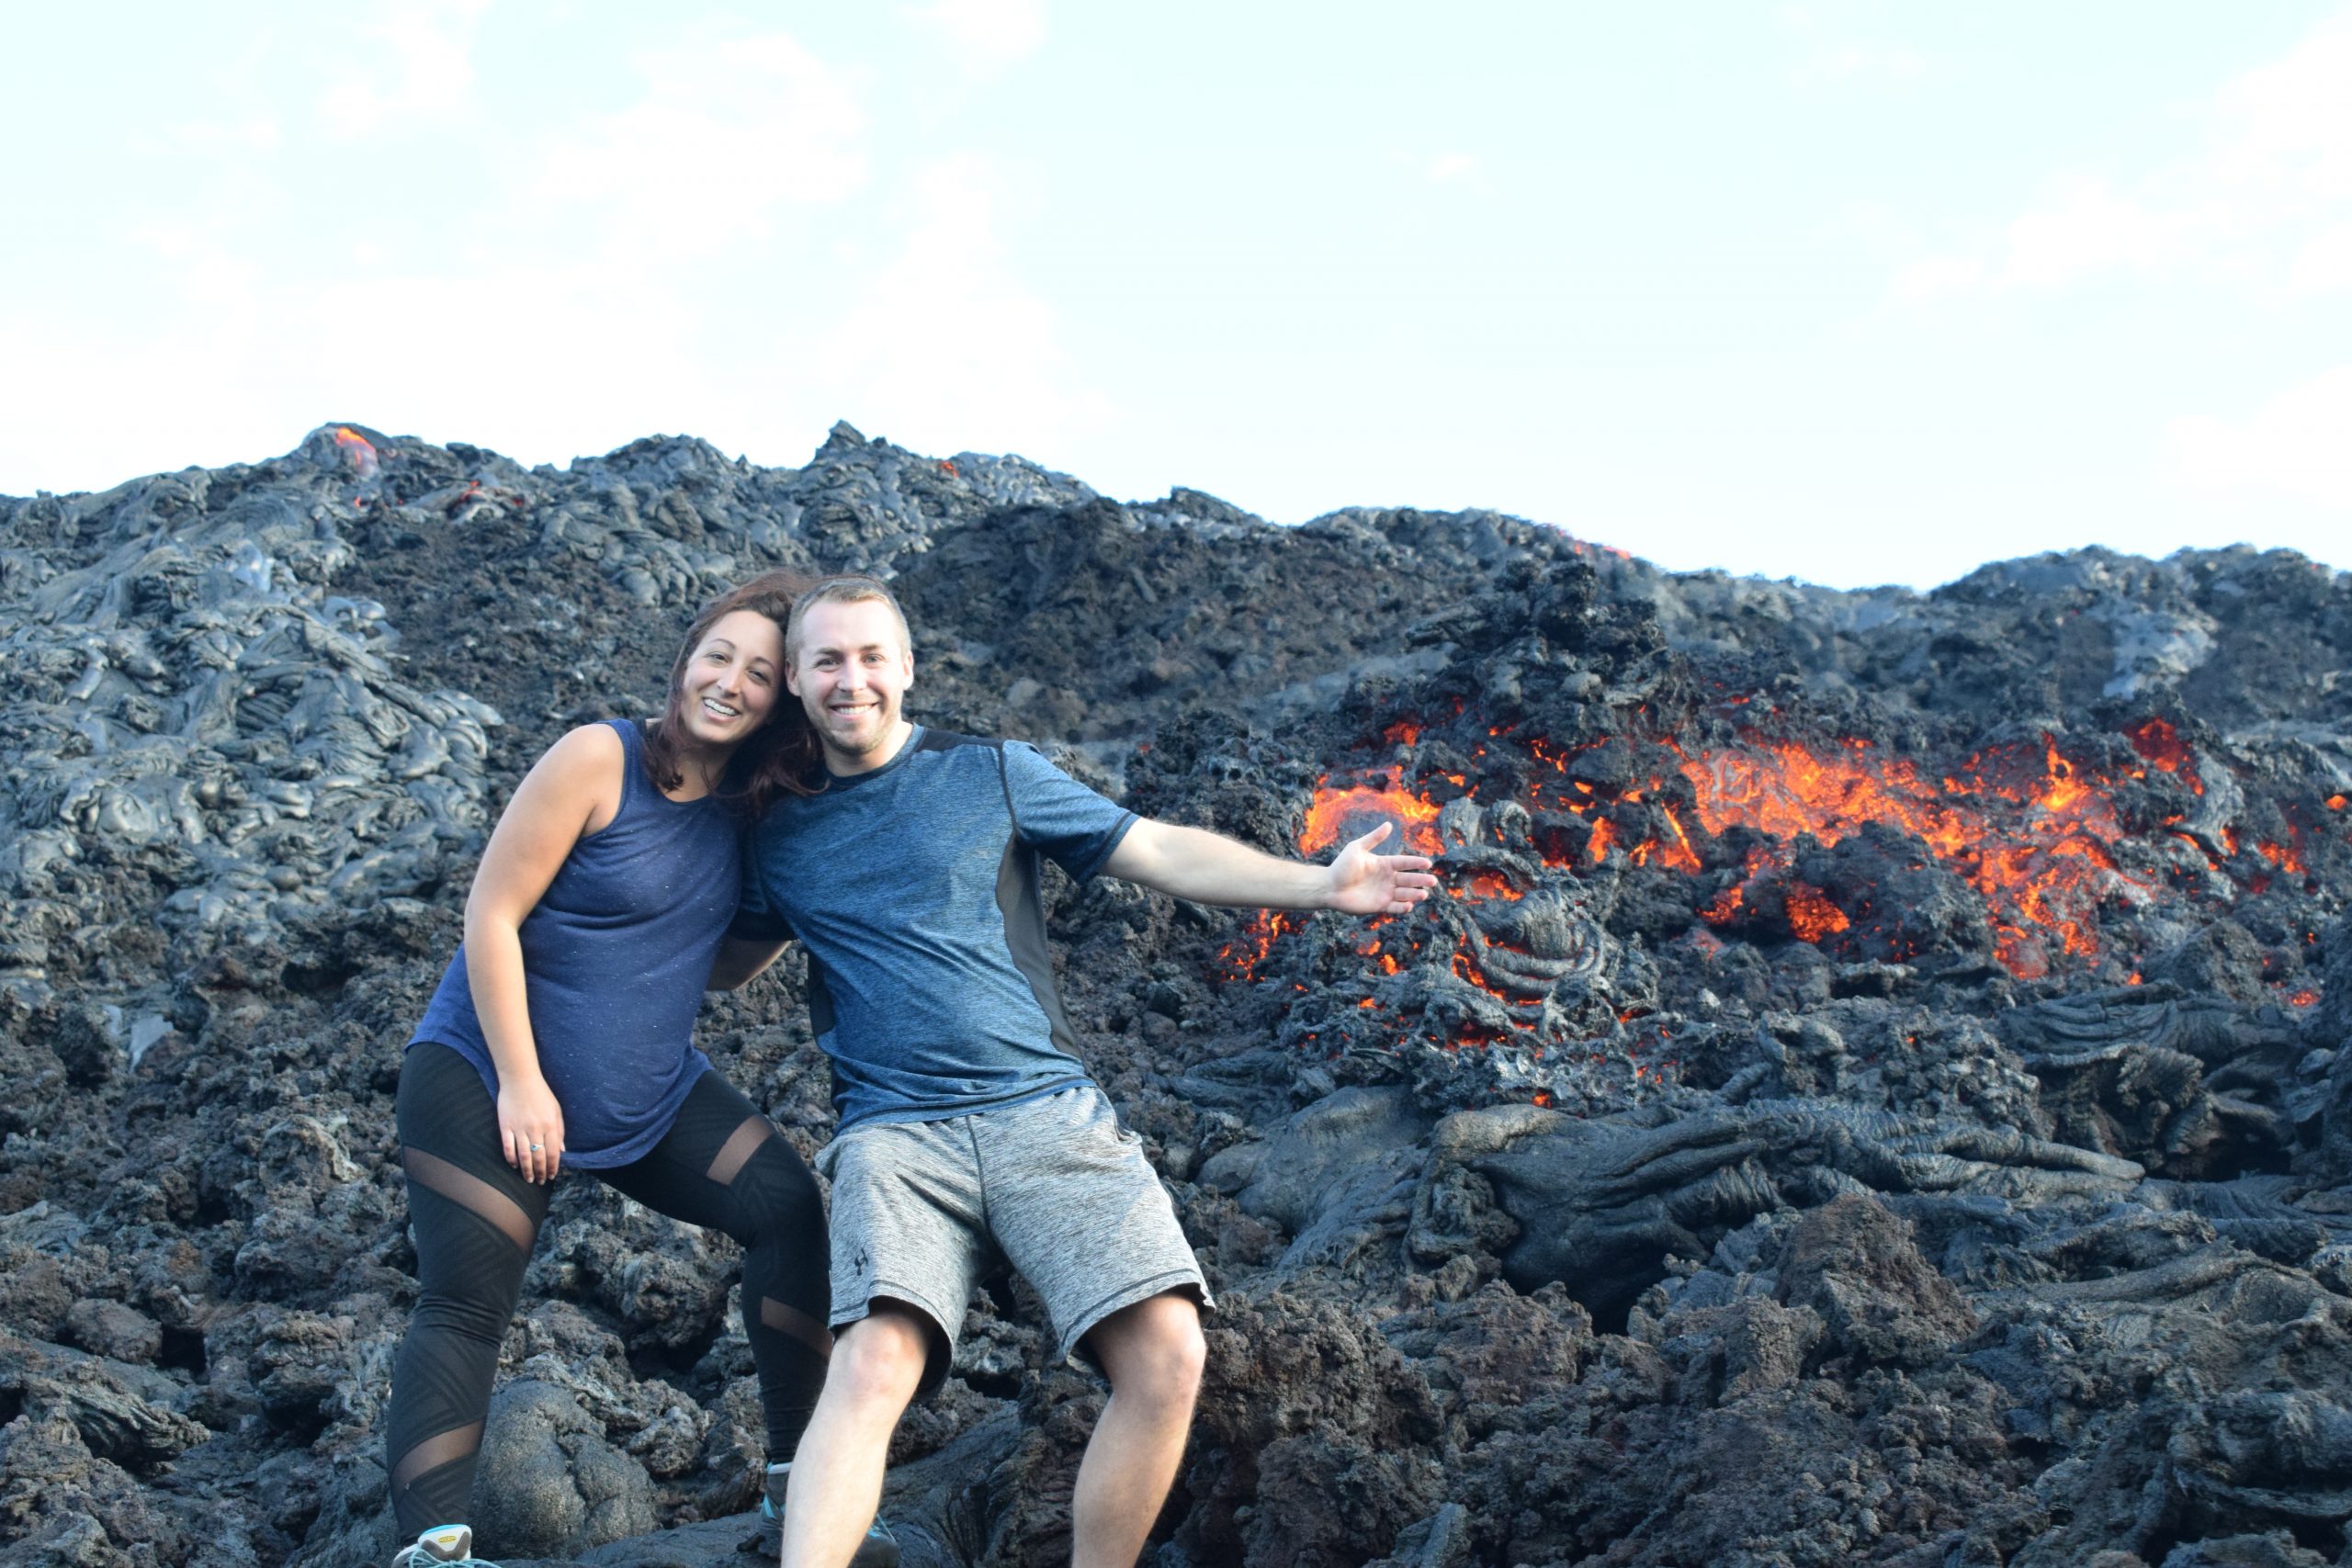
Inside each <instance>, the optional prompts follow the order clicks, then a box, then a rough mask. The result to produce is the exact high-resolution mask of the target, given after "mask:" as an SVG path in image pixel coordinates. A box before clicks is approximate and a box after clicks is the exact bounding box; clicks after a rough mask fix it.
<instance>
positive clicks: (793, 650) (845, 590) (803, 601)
mask: <svg viewBox="0 0 2352 1568" xmlns="http://www.w3.org/2000/svg"><path fill="white" fill-rule="evenodd" d="M869 603H880V604H888V605H889V606H890V615H891V616H892V618H893V619H895V620H896V621H897V622H898V623H899V643H900V644H901V645H902V646H904V647H905V648H906V649H907V650H908V651H909V652H910V653H911V652H913V651H914V646H915V638H914V634H913V633H912V632H910V631H909V630H908V629H907V613H906V612H905V611H904V610H902V609H900V608H899V597H898V595H897V594H895V593H893V592H890V590H889V588H888V585H886V584H885V583H884V582H883V581H882V580H881V579H880V578H878V577H867V576H865V575H864V574H863V573H861V572H854V571H845V572H842V573H840V574H839V575H837V576H833V577H824V578H820V579H818V581H817V586H815V587H814V588H811V589H810V590H809V592H806V593H803V594H802V595H801V596H800V597H799V598H797V599H795V600H794V601H793V602H792V619H791V621H790V623H789V624H787V625H786V626H785V628H784V661H785V662H786V664H797V663H798V662H799V661H800V623H801V622H802V621H803V620H805V619H807V618H808V615H809V611H811V610H813V609H815V608H816V607H817V606H818V605H820V604H869Z"/></svg>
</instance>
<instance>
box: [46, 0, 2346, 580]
mask: <svg viewBox="0 0 2352 1568" xmlns="http://www.w3.org/2000/svg"><path fill="white" fill-rule="evenodd" d="M5 17H6V19H5V21H0V40H5V49H0V58H5V59H6V62H7V64H6V67H5V74H0V137H5V139H6V146H7V147H8V148H9V149H10V152H9V155H8V157H7V158H6V160H5V162H0V223H5V225H6V229H5V232H4V233H0V240H5V243H0V493H12V494H23V493H28V492H29V491H33V490H35V489H48V490H61V491H62V490H73V489H89V488H100V487H104V486H107V485H110V484H113V483H115V482H118V481H119V480H121V479H126V478H129V477H130V476H132V475H134V474H138V473H141V472H146V471H150V470H153V469H158V468H176V467H179V466H181V465H183V464H187V463H203V464H208V465H211V464H220V463H226V462H232V461H239V460H246V459H252V458H256V457H265V456H268V455H271V454H275V453H277V452H280V451H283V450H285V449H287V448H288V447H289V446H292V445H293V444H294V443H295V442H296V441H297V440H298V439H300V436H301V434H303V432H304V431H306V430H308V429H309V428H311V426H313V425H315V424H317V423H321V422H322V421H325V420H328V419H345V420H358V421H364V422H366V423H370V424H373V425H376V426H378V427H379V428H382V429H385V430H389V431H392V432H396V433H402V434H417V435H422V436H424V437H426V438H428V439H431V440H435V441H469V442H473V443H475V444H477V445H480V446H492V447H495V448H497V449H498V450H500V451H503V452H505V453H508V454H510V455H511V456H514V457H519V458H522V459H524V460H526V461H529V462H549V461H551V462H556V463H559V464H560V463H562V462H565V461H568V460H569V459H570V458H571V457H573V456H575V455H577V454H581V453H594V452H601V451H604V450H606V449H608V448H610V447H612V446H616V445H618V444H620V443H622V442H624V441H627V440H629V439H632V438H634V437H636V436H639V435H643V434H652V433H657V432H677V433H686V434H696V435H701V436H705V437H707V438H708V439H709V440H711V441H712V442H714V443H715V444H717V445H718V446H721V447H722V448H724V449H726V450H727V451H728V452H729V453H736V452H741V453H743V454H745V455H747V456H749V457H752V459H753V460H755V461H758V462H763V463H773V464H797V463H799V462H801V461H804V460H805V459H806V457H807V456H808V454H809V451H810V450H811V449H812V448H813V447H814V446H816V445H817V444H818V443H819V442H820V440H822V438H823V436H824V433H825V430H826V428H827V427H828V426H829V425H830V424H831V423H832V421H834V420H835V419H848V420H850V421H851V422H853V423H855V424H857V425H858V426H859V427H860V428H862V429H864V430H865V432H866V433H867V434H875V435H887V436H888V437H890V438H891V439H893V440H895V441H899V442H901V443H903V444H905V445H907V446H912V447H915V448H917V449H918V450H922V451H929V452H937V453H942V454H945V453H950V452H954V451H957V450H963V449H971V450H979V451H1017V452H1021V453H1023V454H1025V455H1026V456H1028V457H1033V458H1035V459H1036V460H1037V461H1039V462H1042V463H1045V464H1046V465H1048V466H1050V467H1053V468H1062V469H1066V470H1068V471H1069V472H1071V473H1074V474H1076V475H1078V476H1079V477H1080V478H1081V479H1085V480H1087V481H1088V482H1089V483H1091V484H1092V485H1094V486H1095V487H1096V488H1097V489H1100V490H1103V491H1107V492H1109V493H1111V494H1114V495H1117V496H1121V497H1126V498H1150V497H1156V496H1159V495H1160V494H1163V493H1165V492H1166V491H1167V490H1168V488H1169V487H1170V485H1174V484H1185V485H1192V486H1194V487H1196V488H1199V489H1203V490H1207V491H1214V492H1216V493H1217V494H1219V495H1222V496H1224V497H1225V498H1226V499H1227V500H1229V501H1232V502H1236V503H1238V504H1239V505H1242V506H1246V507H1249V508H1250V509H1251V510H1253V511H1256V512H1259V513H1262V514H1263V515H1266V516H1268V517H1271V518H1274V519H1276V520H1278V521H1284V522H1295V521H1301V520H1304V519H1305V518H1307V517H1309V516H1312V515H1314V514H1316V513H1319V512H1323V511H1328V510H1329V509H1331V508H1333V507H1337V506H1342V505H1349V504H1375V505H1401V504H1410V505H1419V506H1428V507H1436V508H1453V507H1461V506H1470V505H1486V506H1495V507H1499V508H1502V509H1504V510H1506V511H1510V512H1515V513H1520V514H1521V515H1524V516H1528V517H1532V518H1535V519H1537V520H1539V521H1544V522H1548V523H1555V524H1557V525H1561V526H1563V527H1566V528H1567V529H1569V530H1570V531H1572V532H1574V533H1576V534H1577V535H1578V536H1583V537H1588V538H1592V539H1597V540H1600V541H1602V542H1605V543H1609V544H1614V545H1619V546H1622V547H1626V548H1628V549H1631V550H1633V551H1634V552H1635V553H1636V554H1640V555H1644V556H1646V557H1649V558H1652V559H1655V560H1657V561H1659V562H1660V563H1661V564H1664V565H1667V566H1669V567H1675V568H1693V567H1703V566H1721V567H1725V568H1728V569H1730V570H1735V571H1742V572H1762V573H1766V574H1770V575H1776V576H1777V575H1783V574H1793V575H1798V576H1802V577H1806V578H1809V579H1812V580H1814V581H1824V582H1829V583H1834V584H1839V585H1845V586H1853V585H1860V584H1865V583H1872V582H1882V581H1895V582H1907V583H1911V584H1914V585H1917V586H1921V587H1925V586H1930V585H1933V584H1935V583H1937V582H1940V581H1946V580H1949V579H1950V578H1951V577H1954V576H1957V575H1959V574H1960V573H1962V572H1964V571H1966V570H1969V569H1970V568H1971V567H1973V566H1974V565H1976V564H1977V563H1979V562H1981V561H1984V560H1986V559H1990V558H1999V557H2003V556H2009V555H2018V554H2024V553H2029V552H2031V551H2034V550H2039V549H2047V548H2053V547H2072V546H2076V545H2083V544H2090V543H2099V544H2105V545H2109V546H2113V547H2118V548H2121V549H2128V550H2135V551H2140V552H2143V553H2149V554H2158V555H2161V554H2164V553H2166V552H2168V551H2170V550H2172V549H2175V548H2177V547H2180V546H2183V545H2192V544H2193V545H2219V544H2226V543H2229V542H2232V541H2234V540H2245V541H2248V542H2251V543H2255V544H2258V545H2264V546H2270V545H2286V546H2291V547H2295V548H2298V549H2301V550H2303V551H2305V552H2306V553H2308V554H2311V555H2313V556H2315V557H2317V558H2322V559H2325V560H2329V561H2331V562H2334V563H2335V564H2339V565H2352V549H2347V548H2346V546H2345V545H2344V544H2343V543H2342V541H2343V540H2344V539H2345V538H2346V537H2352V5H2346V4H2345V3H2343V0H2335V3H2330V4H2316V3H2313V4H2302V3H2293V0H2279V3H2273V4H2267V5H2263V6H2210V5H2205V4H2183V3H2156V4H2150V3H2146V0H2141V3H2137V4H2130V5H2126V4H2112V3H2082V0H2077V3H2071V4H2067V5H2064V6H2051V5H2048V4H2037V5H2023V4H1990V5H1977V6H1928V5H1925V4H1920V5H1910V6H1895V5H1888V4H1860V3H1851V0H1829V3H1821V4H1806V5H1799V6H1730V5H1712V6H1679V7H1666V6H1623V5H1610V6H1600V5H1586V4H1570V3H1564V0H1555V3H1552V4H1533V3H1527V4H1480V3H1478V0H1463V3H1459V4H1456V5H1454V6H1450V7H1446V8H1444V9H1443V10H1442V11H1441V10H1440V8H1438V7H1434V6H1420V5H1416V6H1405V5H1397V4H1366V3H1363V0H1357V3H1353V4H1346V5H1340V4H1324V3H1300V4H1288V5H1284V4H1270V3H1268V0H1258V3H1256V4H1252V5H1247V6H1244V5H1239V4H1231V3H1227V0H1193V3H1191V4H1188V5H1185V6H1181V7H1175V6H1170V7H1150V8H1147V7H1140V6H1109V5H1089V6H1077V5H1071V4H1067V3H1058V0H939V3H936V4H930V5H922V6H891V5H877V6H844V5H840V4H835V5H830V6H814V5H807V4H797V3H791V4H772V5H764V6H763V5H755V4H744V5H738V6H729V7H707V6H695V5H693V4H691V3H682V4H673V5H672V6H666V7H659V8H657V7H652V6H642V5H623V4H618V3H592V0H569V3H567V0H435V3H422V4H420V3H410V0H379V3H377V4H375V5H372V6H368V7H367V8H365V9H364V10H361V9H357V8H342V7H337V8H334V9H333V10H328V9H325V8H321V7H315V6H291V5H285V4H277V5H269V4H258V3H254V0H243V3H239V0H213V3H209V4H207V5H205V6H161V5H123V4H106V3H104V0H87V3H85V4H84V5H82V6H77V7H66V6H44V7H41V8H40V9H39V10H38V11H35V10H33V9H32V8H30V7H27V6H11V7H9V9H8V11H7V12H6V13H5ZM1441 17H1442V20H1441V19H1440V18H1441Z"/></svg>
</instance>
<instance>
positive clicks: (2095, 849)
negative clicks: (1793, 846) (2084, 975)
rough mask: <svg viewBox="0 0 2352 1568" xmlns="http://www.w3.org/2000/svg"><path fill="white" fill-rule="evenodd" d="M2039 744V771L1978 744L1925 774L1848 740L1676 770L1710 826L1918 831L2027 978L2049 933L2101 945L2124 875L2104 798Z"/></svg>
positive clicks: (1780, 831) (1841, 833)
mask: <svg viewBox="0 0 2352 1568" xmlns="http://www.w3.org/2000/svg"><path fill="white" fill-rule="evenodd" d="M2040 750H2041V757H2040V759H2039V764H2040V765H2039V767H2036V766H2034V764H2033V763H2032V762H2031V761H2028V758H2029V757H2030V753H2024V752H2022V751H2021V750H2008V751H1996V752H1987V753H1980V754H1979V755H1977V756H1974V757H1971V758H1970V759H1969V760H1968V761H1966V762H1964V763H1962V765H1961V767H1960V768H1959V769H1958V770H1957V771H1956V773H1953V774H1951V775H1948V776H1946V777H1944V778H1942V779H1940V780H1938V781H1935V782H1932V783H1931V782H1929V781H1928V779H1926V778H1924V777H1922V776H1921V774H1920V773H1919V770H1918V769H1917V767H1916V766H1915V765H1914V764H1912V763H1911V762H1909V761H1905V760H1903V759H1901V758H1880V757H1878V756H1876V755H1874V754H1873V753H1872V751H1871V746H1870V743H1869V742H1868V741H1866V740H1856V739H1848V740H1846V741H1845V742H1844V743H1843V744H1842V745H1841V746H1840V747H1839V748H1838V750H1834V751H1826V752H1825V751H1815V750H1811V749H1808V748H1806V747H1804V746H1801V745H1799V744H1797V743H1796V742H1794V741H1778V742H1768V743H1762V744H1759V745H1758V746H1756V747H1754V748H1752V749H1750V748H1739V749H1734V750H1724V751H1718V752H1715V753H1713V754H1712V755H1709V756H1706V757H1702V758H1685V759H1684V760H1683V763H1682V773H1683V776H1684V777H1685V778H1687V779H1688V780H1690V782H1691V789H1692V790H1693V791H1694V792H1695V793H1696V795H1698V800H1699V821H1700V825H1701V826H1702V827H1703V828H1705V829H1706V830H1707V831H1708V832H1710V833H1713V834H1721V833H1724V832H1725V831H1727V830H1728V829H1732V828H1734V827H1747V828H1753V829H1758V830H1759V831H1761V832H1764V833H1767V834H1770V836H1772V837H1773V838H1776V839H1782V840H1788V839H1793V838H1795V837H1796V836H1797V835H1798V834H1799V833H1810V834H1812V835H1813V836H1814V837H1815V839H1816V840H1819V841H1820V842H1822V843H1823V844H1825V845H1826V844H1834V843H1836V842H1838V840H1840V839H1842V838H1844V837H1846V836H1847V835H1848V834H1849V833H1852V832H1854V831H1856V830H1857V829H1860V828H1861V827H1862V826H1863V825H1864V824H1866V823H1870V822H1882V823H1885V824H1886V825H1888V826H1890V827H1894V828H1899V829H1903V830H1905V831H1906V832H1909V833H1913V834H1916V835H1917V837H1918V838H1920V839H1921V840H1925V841H1926V843H1927V845H1928V848H1929V849H1931V850H1933V851H1934V852H1935V853H1936V855H1937V856H1938V858H1939V859H1940V860H1942V861H1943V862H1944V863H1946V864H1947V865H1948V866H1949V867H1950V868H1951V870H1952V871H1953V872H1954V873H1955V874H1958V875H1960V876H1962V877H1963V878H1965V879H1966V880H1967V881H1969V882H1970V883H1972V884H1973V885H1974V886H1975V887H1976V889H1977V891H1978V892H1980V893H1982V894H1983V895H1984V896H1985V901H1986V902H1987V903H1988V904H1990V905H1991V906H1992V908H1993V911H1994V925H1995V930H1996V953H1997V955H1998V956H1999V958H2000V960H2001V962H2002V964H2005V965H2006V966H2007V968H2008V969H2009V970H2010V972H2011V973H2013V974H2016V975H2018V976H2036V975H2041V974H2045V973H2047V972H2048V970H2049V966H2050V952H2049V949H2050V946H2051V942H2052V939H2053V938H2054V939H2055V944H2056V947H2057V950H2058V951H2059V952H2061V953H2065V954H2067V955H2069V956H2073V957H2088V956H2091V955H2092V954H2095V953H2097V952H2098V939H2097V938H2096V936H2095V935H2094V934H2093V927H2092V922H2091V911H2092V909H2093V908H2094V907H2095V906H2096V905H2097V903H2098V899H2099V897H2102V896H2103V895H2104V894H2106V893H2107V892H2109V890H2110V889H2111V888H2112V887H2113V886H2114V885H2115V884H2116V882H2117V881H2118V880H2119V878H2118V877H2117V876H2116V872H2115V861H2114V858H2113V856H2111V855H2110V854H2109V852H2108V846H2109V845H2111V844H2113V843H2114V842H2115V841H2116V840H2119V839H2120V838H2121V837H2122V836H2123V829H2122V827H2121V825H2120V823H2119V822H2118V821H2117V820H2116V818H2115V811H2114V808H2113V807H2112V806H2111V805H2110V804H2109V800H2108V798H2107V796H2106V795H2105V794H2104V793H2102V792H2101V791H2100V790H2098V789H2097V788H2095V787H2094V786H2093V784H2091V782H2090V781H2088V780H2086V779H2085V778H2084V777H2082V776H2081V773H2080V772H2079V770H2078V769H2076V767H2075V764H2074V763H2073V762H2071V761H2068V760H2067V759H2066V758H2065V757H2064V756H2063V755H2062V754H2060V752H2059V750H2058V749H2057V746H2056V745H2055V744H2054V743H2052V742H2051V741H2048V740H2046V739H2045V740H2044V742H2043V743H2042V745H2041V748H2040ZM1996 802H1998V803H2007V805H2009V806H2012V807H2021V808H2022V814H2021V816H2018V815H2016V814H2013V813H2011V812H2008V811H2001V812H1999V815H2000V816H2001V817H2003V818H2012V819H2011V820H2007V821H2003V822H2001V823H2000V824H1999V825H1998V826H1996V823H1995V820H1994V813H1995V811H1996V809H1997V807H1996V804H1995V803H1996ZM1719 902H1720V901H1719ZM1792 908H1793V905H1792ZM1724 913H1725V915H1728V913H1729V910H1725V911H1724ZM1710 915H1711V918H1713V912H1712V911H1710ZM1826 929H1828V930H1843V929H1845V928H1844V927H1842V926H1838V927H1831V928H1826ZM1800 934H1802V933H1800Z"/></svg>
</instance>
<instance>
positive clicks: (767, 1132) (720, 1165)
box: [703, 1116, 775, 1187]
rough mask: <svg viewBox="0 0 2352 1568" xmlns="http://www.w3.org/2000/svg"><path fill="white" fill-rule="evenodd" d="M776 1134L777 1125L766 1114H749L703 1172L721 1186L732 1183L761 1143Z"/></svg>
mask: <svg viewBox="0 0 2352 1568" xmlns="http://www.w3.org/2000/svg"><path fill="white" fill-rule="evenodd" d="M773 1137H775V1124H774V1123H773V1122H769V1120H768V1119H767V1118H766V1117H764V1116H747V1117H745V1118H744V1119H743V1124H742V1125H741V1126H740V1127H738V1128H736V1129H735V1131H734V1132H733V1133H731V1134H729V1135H728V1138H727V1142H726V1143H724V1144H722V1145H719V1149H718V1154H717V1155H716V1156H713V1157H712V1159H711V1162H710V1168H709V1169H708V1170H707V1171H705V1172H704V1173H703V1174H704V1175H706V1176H707V1177H709V1178H710V1179H712V1180H713V1181H716V1182H718V1184H719V1185H720V1186H721V1187H726V1186H729V1185H730V1184H731V1183H732V1182H733V1181H734V1179H735V1174H736V1172H738V1171H740V1170H741V1169H742V1168H743V1162H744V1161H746V1160H748V1159H750V1158H751V1157H752V1156H753V1155H754V1154H757V1153H758V1152H759V1148H760V1145H762V1144H764V1143H766V1142H767V1141H768V1140H769V1139H770V1138H773Z"/></svg>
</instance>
